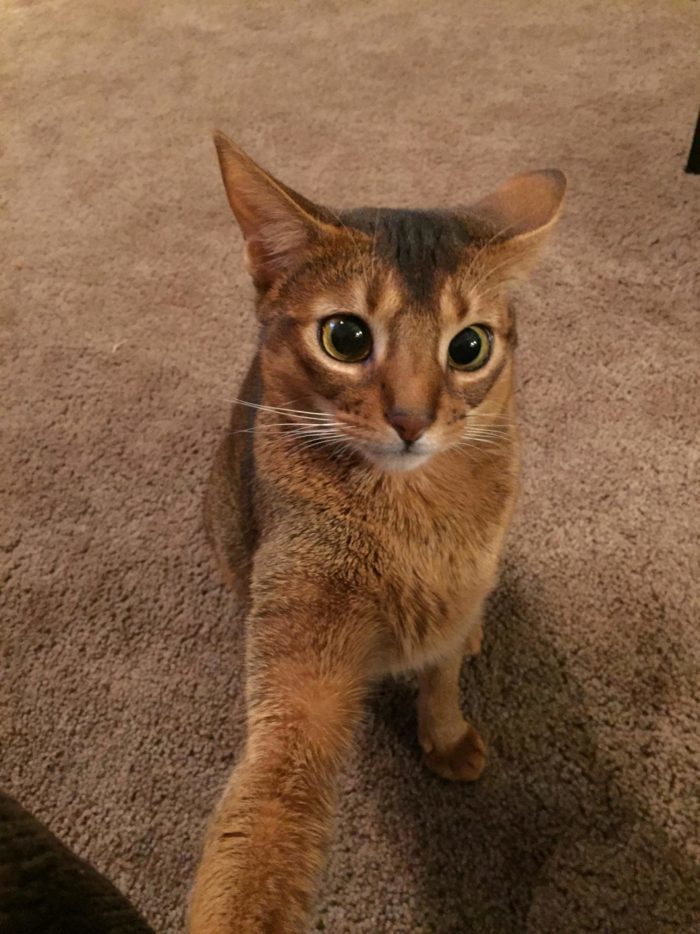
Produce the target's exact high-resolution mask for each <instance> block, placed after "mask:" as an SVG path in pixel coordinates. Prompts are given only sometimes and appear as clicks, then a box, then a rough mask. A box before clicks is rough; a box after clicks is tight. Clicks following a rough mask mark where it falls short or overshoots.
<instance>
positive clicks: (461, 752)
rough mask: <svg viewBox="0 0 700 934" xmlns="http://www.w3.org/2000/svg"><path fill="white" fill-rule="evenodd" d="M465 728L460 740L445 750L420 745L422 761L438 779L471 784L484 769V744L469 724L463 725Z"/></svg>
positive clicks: (428, 745)
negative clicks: (421, 747)
mask: <svg viewBox="0 0 700 934" xmlns="http://www.w3.org/2000/svg"><path fill="white" fill-rule="evenodd" d="M465 727H466V729H465V732H464V735H463V736H462V737H461V739H459V740H457V742H456V743H453V744H452V745H451V746H449V747H447V748H446V749H439V748H437V747H435V746H430V744H422V745H423V761H424V762H425V764H426V765H427V766H428V768H429V769H430V770H431V771H432V772H435V774H436V775H439V776H440V778H446V779H448V780H449V781H452V782H473V781H475V780H476V779H477V778H479V777H480V775H481V773H482V772H483V771H484V768H485V767H486V744H485V743H484V741H483V739H482V738H481V736H479V734H478V732H477V731H476V730H475V729H474V727H473V726H472V725H471V724H469V723H465ZM426 747H428V748H426Z"/></svg>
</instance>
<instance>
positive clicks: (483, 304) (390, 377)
mask: <svg viewBox="0 0 700 934" xmlns="http://www.w3.org/2000/svg"><path fill="white" fill-rule="evenodd" d="M387 220H389V218H387ZM423 221H424V218H422V217H421V216H420V215H414V216H413V217H412V218H411V222H412V223H413V224H414V225H416V226H417V227H420V225H421V224H422V222H423ZM460 252H461V255H460V256H459V258H458V262H457V264H456V265H455V267H454V268H452V269H451V270H450V271H448V270H447V269H444V268H441V267H435V266H432V267H431V264H430V262H429V260H428V259H427V257H423V258H422V260H419V261H420V262H422V264H423V265H424V277H425V280H426V283H427V281H428V280H432V281H431V282H430V288H425V289H424V290H423V292H422V294H416V292H415V290H413V289H411V288H410V285H409V284H407V282H406V277H405V275H404V274H403V273H402V270H401V268H400V266H398V265H396V264H392V263H391V262H390V261H389V259H388V257H387V256H386V252H385V251H382V250H380V249H379V247H378V245H377V243H376V242H375V240H374V238H373V237H371V236H367V235H365V234H363V233H362V232H359V231H353V233H352V234H349V233H347V232H342V231H341V232H340V233H339V234H338V236H337V238H336V239H335V242H334V243H333V246H332V248H330V249H328V248H326V249H321V250H318V251H316V253H315V254H312V256H311V258H310V260H309V262H308V263H307V265H306V266H305V267H304V268H303V269H300V270H299V271H297V272H296V274H295V273H292V274H291V276H290V277H289V280H288V281H287V283H286V285H285V288H284V290H283V291H282V293H281V294H280V295H279V296H276V295H274V294H273V296H272V297H271V298H269V299H267V300H265V299H263V305H264V313H265V314H266V317H267V322H268V323H267V327H266V334H265V340H264V345H263V355H262V360H263V369H264V372H265V374H266V383H268V384H269V385H271V387H273V389H274V396H275V398H276V399H277V400H279V401H280V402H282V403H283V404H284V406H285V407H287V408H290V409H291V408H295V409H298V410H300V411H301V412H303V413H304V414H303V415H299V416H297V420H298V421H299V429H298V432H297V434H298V437H299V440H300V443H305V444H309V445H315V446H318V447H320V446H322V445H323V446H324V447H325V448H327V449H328V450H329V451H331V450H337V451H341V450H345V449H347V447H348V446H349V447H350V448H352V449H353V450H355V451H357V452H360V453H361V454H362V455H363V456H364V457H365V458H366V459H367V460H369V461H370V462H371V463H373V464H375V465H377V466H379V467H381V468H384V469H387V470H411V469H413V468H416V467H419V466H421V465H422V464H424V463H425V462H426V461H427V460H428V459H429V458H431V457H433V456H434V455H436V454H438V453H440V452H442V451H445V450H446V449H449V448H453V447H459V446H461V447H465V448H466V447H468V446H469V445H472V446H475V445H478V444H489V443H493V442H495V441H496V440H497V438H498V437H499V436H501V435H502V434H503V432H504V430H505V427H506V426H505V415H504V414H503V405H504V402H505V401H506V400H507V397H508V393H509V390H510V361H511V355H512V351H513V347H514V344H515V326H514V320H513V316H512V314H511V313H510V311H509V309H508V304H507V301H506V297H505V295H504V294H503V290H499V289H493V288H490V282H489V278H488V267H487V268H484V267H483V265H482V264H481V263H480V261H479V256H478V247H475V248H473V249H471V250H470V249H468V248H466V247H461V250H460ZM290 430H294V429H293V428H292V429H290Z"/></svg>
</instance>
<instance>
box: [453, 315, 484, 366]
mask: <svg viewBox="0 0 700 934" xmlns="http://www.w3.org/2000/svg"><path fill="white" fill-rule="evenodd" d="M491 342H492V336H491V331H489V329H488V328H486V327H484V326H483V325H481V324H472V326H471V327H469V328H465V329H464V330H463V331H460V332H459V334H456V335H455V336H454V337H453V338H452V340H451V341H450V346H449V348H448V350H447V356H448V358H449V361H450V366H451V367H453V368H454V369H455V370H478V369H479V367H482V366H483V365H484V364H485V363H486V361H487V360H488V358H489V357H490V356H491Z"/></svg>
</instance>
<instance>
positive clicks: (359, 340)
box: [329, 318, 369, 358]
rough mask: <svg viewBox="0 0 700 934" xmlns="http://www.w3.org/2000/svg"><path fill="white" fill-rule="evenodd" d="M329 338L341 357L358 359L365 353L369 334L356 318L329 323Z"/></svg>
mask: <svg viewBox="0 0 700 934" xmlns="http://www.w3.org/2000/svg"><path fill="white" fill-rule="evenodd" d="M329 329H330V338H331V342H332V344H333V346H334V347H335V349H336V350H337V351H338V353H339V354H340V355H341V356H343V357H350V358H353V357H358V356H362V354H363V353H364V352H365V350H366V348H367V344H368V340H369V333H368V331H367V329H366V328H365V326H364V325H363V324H362V322H361V321H359V320H358V319H357V318H336V319H335V320H333V321H331V322H330V325H329Z"/></svg>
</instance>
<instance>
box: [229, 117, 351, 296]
mask: <svg viewBox="0 0 700 934" xmlns="http://www.w3.org/2000/svg"><path fill="white" fill-rule="evenodd" d="M214 144H215V145H216V151H217V153H218V155H219V164H220V166H221V174H222V176H223V180H224V187H225V188H226V194H227V196H228V201H229V204H230V205H231V210H232V211H233V213H234V215H235V218H236V220H237V221H238V225H239V227H240V228H241V232H242V234H243V238H244V240H245V256H246V266H247V268H248V272H249V273H250V274H251V276H252V277H253V281H254V282H255V284H256V286H257V287H258V288H259V289H261V290H263V291H264V290H265V289H267V288H269V286H270V285H272V283H273V282H274V281H275V279H277V278H278V277H279V276H280V275H283V274H284V273H286V272H289V270H290V269H292V268H293V267H294V265H295V264H296V263H297V262H298V260H299V258H300V256H301V254H302V253H303V252H304V250H306V249H308V248H309V247H310V246H312V245H313V244H314V243H317V242H318V241H319V240H320V239H321V238H322V237H323V236H330V235H331V234H332V233H333V227H332V225H330V224H327V223H325V222H324V221H323V219H322V218H323V214H324V211H323V209H322V208H320V207H317V206H316V205H314V204H313V203H312V202H311V201H308V200H307V199H306V198H304V197H302V196H301V195H299V194H297V193H296V192H295V191H292V189H291V188H287V186H286V185H283V184H282V183H281V182H278V181H277V179H275V178H273V176H272V175H270V174H269V173H268V172H266V171H265V170H264V169H262V168H260V166H259V165H257V164H256V163H255V162H253V160H252V159H251V158H250V156H248V155H247V154H246V153H245V152H243V150H242V149H240V148H239V147H238V146H237V145H236V144H235V143H234V142H233V141H232V140H230V139H229V138H228V137H227V136H224V134H223V133H219V132H218V131H217V132H216V133H214Z"/></svg>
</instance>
